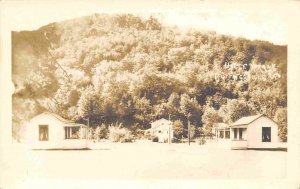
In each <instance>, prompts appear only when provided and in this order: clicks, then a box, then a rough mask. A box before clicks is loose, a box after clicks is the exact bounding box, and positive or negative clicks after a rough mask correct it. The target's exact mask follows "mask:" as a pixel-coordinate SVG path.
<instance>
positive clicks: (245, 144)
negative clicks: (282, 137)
mask: <svg viewBox="0 0 300 189" xmlns="http://www.w3.org/2000/svg"><path fill="white" fill-rule="evenodd" d="M230 130H231V136H230V138H231V149H249V148H250V149H272V148H279V145H280V141H279V137H278V125H277V123H275V122H274V121H273V120H272V119H270V118H268V117H267V116H265V115H263V114H259V115H255V116H248V117H243V118H241V119H239V120H237V121H236V122H234V123H233V124H231V125H230Z"/></svg>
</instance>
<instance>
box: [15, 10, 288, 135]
mask: <svg viewBox="0 0 300 189" xmlns="http://www.w3.org/2000/svg"><path fill="white" fill-rule="evenodd" d="M12 44H13V48H12V53H13V57H12V58H13V62H12V64H13V70H12V72H13V81H14V83H15V87H16V91H15V94H14V95H13V133H14V137H16V138H18V137H19V133H20V132H19V131H21V130H22V127H23V126H24V122H26V121H27V120H28V119H30V118H31V117H33V116H34V115H37V114H39V113H41V112H43V111H50V112H55V113H57V114H59V115H61V116H62V117H65V118H68V119H72V120H76V121H78V122H81V123H86V119H87V118H88V117H89V118H90V126H91V127H96V126H98V125H101V124H104V125H109V124H111V123H122V124H123V126H124V127H127V128H129V129H130V130H136V129H146V128H149V127H150V122H151V121H154V120H156V119H158V118H167V119H168V118H169V117H170V119H171V120H172V121H176V120H177V121H176V123H177V125H179V126H180V125H183V128H177V133H178V132H184V128H186V126H187V121H188V120H189V121H190V122H191V124H192V125H193V127H194V128H195V129H196V130H197V131H200V132H204V133H206V134H209V132H210V128H211V127H212V124H213V123H215V122H227V123H231V122H233V121H235V120H237V119H239V118H240V117H242V116H247V115H253V114H258V113H264V114H266V115H268V116H269V117H270V118H273V119H274V120H275V121H277V122H278V123H279V124H280V136H281V138H282V139H283V140H286V132H287V131H286V119H287V118H286V113H287V108H286V106H287V89H286V80H287V78H286V77H287V76H286V72H287V47H286V46H278V45H273V44H271V43H269V42H265V41H250V40H246V39H243V38H236V37H232V36H224V35H220V34H217V33H215V32H203V31H200V30H199V31H197V30H184V31H182V30H180V28H175V27H166V26H163V25H161V23H160V22H159V21H158V20H157V19H155V18H154V17H149V18H147V19H144V18H141V17H137V16H134V15H127V14H126V15H105V14H103V15H102V14H101V15H99V14H95V15H92V16H88V17H83V18H79V19H73V20H68V21H64V22H60V23H52V24H49V25H47V26H44V27H42V28H40V29H38V30H36V31H20V32H13V33H12ZM178 123H179V124H178Z"/></svg>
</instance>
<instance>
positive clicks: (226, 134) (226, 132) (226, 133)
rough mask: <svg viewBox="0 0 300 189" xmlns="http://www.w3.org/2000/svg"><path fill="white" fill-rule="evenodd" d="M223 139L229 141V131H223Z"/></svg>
mask: <svg viewBox="0 0 300 189" xmlns="http://www.w3.org/2000/svg"><path fill="white" fill-rule="evenodd" d="M225 138H226V139H229V138H230V131H225Z"/></svg>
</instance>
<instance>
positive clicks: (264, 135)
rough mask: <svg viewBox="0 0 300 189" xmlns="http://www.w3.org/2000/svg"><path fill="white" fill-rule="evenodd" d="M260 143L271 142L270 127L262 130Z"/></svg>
mask: <svg viewBox="0 0 300 189" xmlns="http://www.w3.org/2000/svg"><path fill="white" fill-rule="evenodd" d="M262 141H263V142H271V127H263V128H262Z"/></svg>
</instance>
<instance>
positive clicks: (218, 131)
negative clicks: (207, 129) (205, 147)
mask: <svg viewBox="0 0 300 189" xmlns="http://www.w3.org/2000/svg"><path fill="white" fill-rule="evenodd" d="M212 132H213V134H214V135H215V137H216V138H217V139H228V140H229V139H230V128H229V125H228V124H226V123H215V124H214V125H213V129H212Z"/></svg>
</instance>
